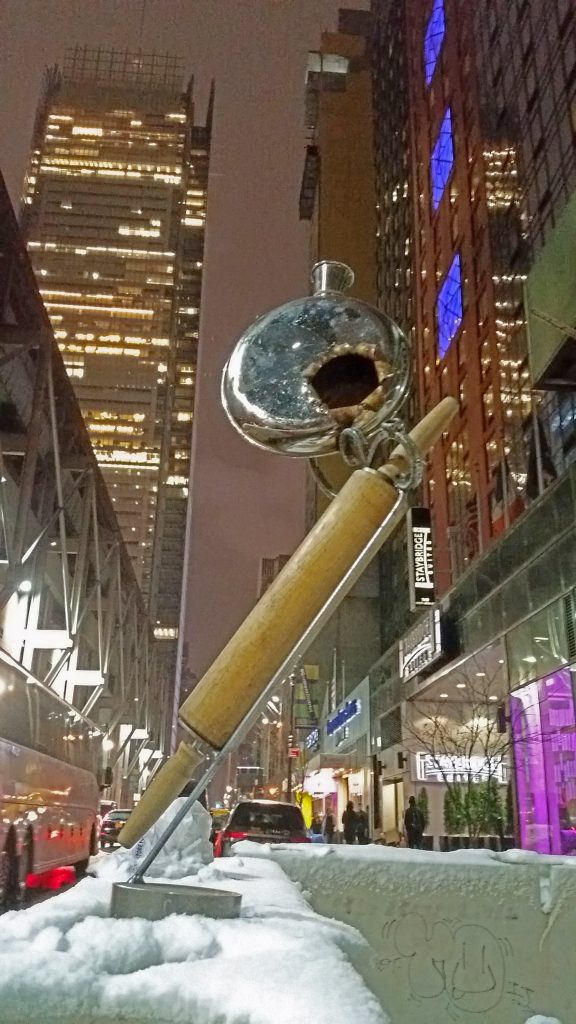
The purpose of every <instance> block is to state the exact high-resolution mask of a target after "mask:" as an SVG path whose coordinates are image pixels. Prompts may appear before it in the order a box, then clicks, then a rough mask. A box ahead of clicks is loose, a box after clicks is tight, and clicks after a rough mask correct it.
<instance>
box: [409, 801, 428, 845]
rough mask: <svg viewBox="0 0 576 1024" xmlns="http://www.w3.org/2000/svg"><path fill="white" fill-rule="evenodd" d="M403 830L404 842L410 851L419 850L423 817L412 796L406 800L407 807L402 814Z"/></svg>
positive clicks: (422, 830)
mask: <svg viewBox="0 0 576 1024" xmlns="http://www.w3.org/2000/svg"><path fill="white" fill-rule="evenodd" d="M404 828H405V831H406V842H407V843H408V846H409V847H410V849H411V850H421V849H422V836H423V835H424V817H423V815H422V811H421V810H420V808H419V807H418V806H417V804H416V800H415V799H414V797H413V796H411V797H410V799H409V800H408V807H407V808H406V812H405V814H404Z"/></svg>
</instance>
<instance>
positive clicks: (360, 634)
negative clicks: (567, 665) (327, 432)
mask: <svg viewBox="0 0 576 1024" xmlns="http://www.w3.org/2000/svg"><path fill="white" fill-rule="evenodd" d="M371 30H372V19H371V17H370V14H369V12H367V11H352V10H346V9H344V10H341V11H340V15H339V22H338V31H337V32H326V33H324V34H323V35H322V39H321V42H320V48H319V49H318V50H315V51H313V52H311V53H310V54H309V55H308V68H307V75H306V91H305V116H306V131H307V145H306V155H305V160H304V168H303V175H302V187H301V192H300V217H301V219H303V220H307V221H309V223H310V266H311V267H312V265H313V264H314V263H316V262H317V261H319V260H324V259H326V260H339V261H341V262H343V263H346V264H348V265H349V266H350V267H351V268H352V270H353V271H354V283H353V285H352V287H351V289H350V291H351V294H352V295H354V296H355V297H357V298H359V299H362V300H364V301H365V302H369V303H373V304H375V303H376V234H377V211H376V191H375V173H374V153H373V146H372V141H373V132H372V126H373V115H372V76H371V63H370V38H371ZM387 312H388V311H387ZM321 470H322V474H323V477H324V479H325V480H326V481H327V482H328V483H329V485H330V487H331V488H332V490H334V491H337V490H338V489H339V488H340V487H341V486H342V484H343V482H344V481H345V479H346V478H347V477H348V476H349V475H350V472H351V470H350V467H349V466H347V465H346V464H345V463H344V461H343V460H342V459H341V458H340V456H339V455H334V456H329V457H328V458H326V459H322V460H321ZM307 499H308V500H307V516H306V518H307V526H308V528H310V527H311V526H312V524H313V523H314V522H315V520H316V519H317V518H318V517H319V515H321V514H322V512H323V511H324V510H325V508H326V507H327V505H328V503H329V500H330V499H329V498H328V497H327V496H326V494H325V493H324V492H323V490H322V488H321V487H318V485H317V482H316V481H315V480H313V479H312V477H310V479H309V486H308V495H307ZM380 653H381V620H380V560H379V558H378V557H376V558H375V559H374V560H373V562H372V564H371V565H370V566H369V568H368V569H367V570H366V572H365V573H364V574H363V576H362V577H361V579H360V580H359V581H358V583H357V584H356V586H355V587H354V588H353V589H352V591H351V592H350V594H349V595H348V596H347V597H346V598H345V599H344V601H343V602H342V604H341V605H340V607H339V608H338V610H337V611H336V612H335V614H334V615H333V616H332V618H331V620H330V622H328V623H327V624H326V625H325V627H324V628H323V629H322V631H321V633H320V634H319V636H318V637H317V638H316V639H315V640H314V641H313V643H312V644H311V646H310V648H309V650H308V653H307V655H306V658H307V661H310V662H311V663H314V664H317V665H318V666H319V675H320V679H321V681H322V682H323V684H325V685H326V686H327V690H328V692H329V694H330V695H331V699H332V697H333V702H334V703H336V702H337V699H338V698H337V696H336V693H337V692H338V693H340V692H341V690H342V689H343V690H344V691H345V692H348V691H349V690H352V689H353V688H354V687H355V686H356V685H357V684H358V683H359V682H360V681H361V680H362V679H363V678H364V677H365V675H366V673H367V671H368V669H369V667H370V665H371V664H372V662H373V661H374V660H375V659H376V658H377V657H378V656H379V654H380ZM335 666H336V668H335Z"/></svg>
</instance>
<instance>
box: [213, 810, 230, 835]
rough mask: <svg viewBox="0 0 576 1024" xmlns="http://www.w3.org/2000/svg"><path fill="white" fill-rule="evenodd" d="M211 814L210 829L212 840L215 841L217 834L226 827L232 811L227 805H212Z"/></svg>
mask: <svg viewBox="0 0 576 1024" xmlns="http://www.w3.org/2000/svg"><path fill="white" fill-rule="evenodd" d="M210 815H211V817H212V828H211V829H210V842H211V843H214V840H215V839H216V836H217V835H218V833H219V832H221V831H222V829H223V828H224V826H225V824H226V822H227V820H228V817H229V815H230V811H229V809H228V808H227V807H211V808H210Z"/></svg>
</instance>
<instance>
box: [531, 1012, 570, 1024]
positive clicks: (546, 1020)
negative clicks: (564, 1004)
mask: <svg viewBox="0 0 576 1024" xmlns="http://www.w3.org/2000/svg"><path fill="white" fill-rule="evenodd" d="M526 1024H562V1022H561V1021H559V1020H558V1018H557V1017H542V1016H540V1014H538V1016H537V1017H530V1020H527V1021H526Z"/></svg>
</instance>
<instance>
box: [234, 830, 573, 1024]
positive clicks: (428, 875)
mask: <svg viewBox="0 0 576 1024" xmlns="http://www.w3.org/2000/svg"><path fill="white" fill-rule="evenodd" d="M236 850H237V853H238V855H239V856H240V857H242V859H243V860H245V859H246V857H249V856H255V857H258V858H261V857H262V855H263V853H264V852H266V855H267V856H268V857H269V858H270V859H271V860H272V861H273V862H275V863H277V864H280V865H281V866H282V867H283V868H284V870H285V871H286V873H287V874H288V875H289V877H290V878H291V879H292V880H293V881H295V882H298V883H299V884H300V886H301V888H302V890H303V892H304V893H305V894H306V895H307V896H308V897H309V899H310V901H311V904H312V906H313V907H314V909H315V910H316V911H318V912H319V913H320V914H322V915H325V916H326V917H331V918H335V919H336V920H338V921H341V922H345V923H348V924H351V925H353V926H354V927H355V928H357V929H358V930H359V931H360V932H361V933H362V934H363V935H364V936H365V938H366V939H367V940H368V942H369V943H370V946H371V948H372V956H371V957H370V958H367V957H366V955H365V953H364V952H362V953H361V954H360V956H356V955H355V953H354V951H352V953H351V955H352V958H353V961H354V963H355V964H356V966H357V968H358V969H359V970H360V971H361V973H362V975H363V977H364V978H365V980H366V981H367V983H368V985H369V986H370V988H371V989H372V991H374V992H375V993H376V994H377V995H378V997H379V1000H380V1002H381V1004H382V1006H383V1007H384V1008H385V1010H386V1012H387V1013H388V1014H389V1015H390V1017H391V1019H392V1021H393V1024H451V1022H452V1021H454V1022H456V1024H458V1022H461V1024H465V1022H470V1024H472V1022H473V1021H479V1020H481V1021H482V1024H525V1022H526V1021H528V1020H530V1021H531V1024H548V1022H549V1021H550V1020H552V1024H555V1021H554V1019H555V1018H558V1019H559V1020H560V1021H562V1022H563V1024H569V1022H571V1021H574V1020H576V947H575V944H574V936H575V935H576V861H575V860H574V859H572V858H559V857H543V856H540V855H538V854H531V853H526V852H523V851H517V850H515V851H509V852H508V853H503V854H492V853H490V852H489V851H476V850H471V851H459V852H458V853H451V854H437V853H424V852H419V851H411V850H403V849H392V848H383V847H378V846H369V847H344V846H316V845H313V846H298V847H296V846H283V847H281V846H278V847H275V846H272V847H266V848H263V847H262V846H254V845H252V844H248V843H240V844H238V845H237V847H236ZM539 1014H540V1015H543V1016H539Z"/></svg>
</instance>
